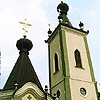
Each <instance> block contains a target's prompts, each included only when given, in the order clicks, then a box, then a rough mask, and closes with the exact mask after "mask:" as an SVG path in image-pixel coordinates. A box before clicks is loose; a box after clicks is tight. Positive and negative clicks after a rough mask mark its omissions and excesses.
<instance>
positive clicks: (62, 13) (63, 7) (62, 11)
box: [57, 1, 72, 26]
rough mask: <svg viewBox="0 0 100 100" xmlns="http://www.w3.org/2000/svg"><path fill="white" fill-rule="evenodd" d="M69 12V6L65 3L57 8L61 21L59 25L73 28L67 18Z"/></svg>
mask: <svg viewBox="0 0 100 100" xmlns="http://www.w3.org/2000/svg"><path fill="white" fill-rule="evenodd" d="M68 10H69V6H68V5H67V4H66V3H63V1H61V3H60V4H59V5H58V6H57V11H58V13H59V16H58V19H59V23H62V24H67V25H69V26H72V24H71V23H70V21H69V19H68V18H67V13H68Z"/></svg>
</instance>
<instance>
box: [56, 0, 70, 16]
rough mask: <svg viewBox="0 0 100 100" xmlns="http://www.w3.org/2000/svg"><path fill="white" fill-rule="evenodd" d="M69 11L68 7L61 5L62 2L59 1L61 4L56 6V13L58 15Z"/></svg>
mask: <svg viewBox="0 0 100 100" xmlns="http://www.w3.org/2000/svg"><path fill="white" fill-rule="evenodd" d="M68 10H69V6H68V5H67V4H66V3H63V1H61V3H60V4H59V5H58V6H57V11H58V12H60V13H66V14H67V12H68Z"/></svg>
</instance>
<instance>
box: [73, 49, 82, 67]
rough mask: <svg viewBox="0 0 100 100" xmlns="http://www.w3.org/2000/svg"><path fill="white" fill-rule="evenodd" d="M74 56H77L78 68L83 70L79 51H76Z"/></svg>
mask: <svg viewBox="0 0 100 100" xmlns="http://www.w3.org/2000/svg"><path fill="white" fill-rule="evenodd" d="M74 55H75V61H76V67H78V68H82V62H81V55H80V52H79V51H78V50H75V52H74Z"/></svg>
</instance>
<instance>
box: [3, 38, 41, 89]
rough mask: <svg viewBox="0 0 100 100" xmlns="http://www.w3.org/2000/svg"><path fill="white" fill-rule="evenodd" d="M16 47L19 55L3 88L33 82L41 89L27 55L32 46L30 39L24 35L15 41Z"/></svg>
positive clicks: (12, 87) (11, 87)
mask: <svg viewBox="0 0 100 100" xmlns="http://www.w3.org/2000/svg"><path fill="white" fill-rule="evenodd" d="M16 47H17V49H18V50H19V57H18V59H17V61H16V63H15V65H14V68H13V70H12V72H11V73H10V75H9V77H8V80H7V82H6V84H5V86H4V88H3V90H11V89H15V86H14V85H15V84H17V88H18V89H19V88H21V87H22V86H23V85H24V84H26V83H27V82H33V83H35V84H36V85H37V86H38V87H39V88H40V89H41V90H43V88H42V86H41V83H40V81H39V79H38V76H37V74H36V72H35V70H34V68H33V65H32V63H31V61H30V59H29V56H28V55H29V51H30V50H31V49H32V47H33V44H32V42H31V40H29V39H27V38H26V36H24V37H23V38H21V39H19V40H18V41H17V43H16Z"/></svg>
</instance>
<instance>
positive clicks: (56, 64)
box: [54, 53, 59, 72]
mask: <svg viewBox="0 0 100 100" xmlns="http://www.w3.org/2000/svg"><path fill="white" fill-rule="evenodd" d="M54 63H55V64H54V65H55V66H54V67H55V72H57V71H58V70H59V65H58V55H57V53H55V56H54Z"/></svg>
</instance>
